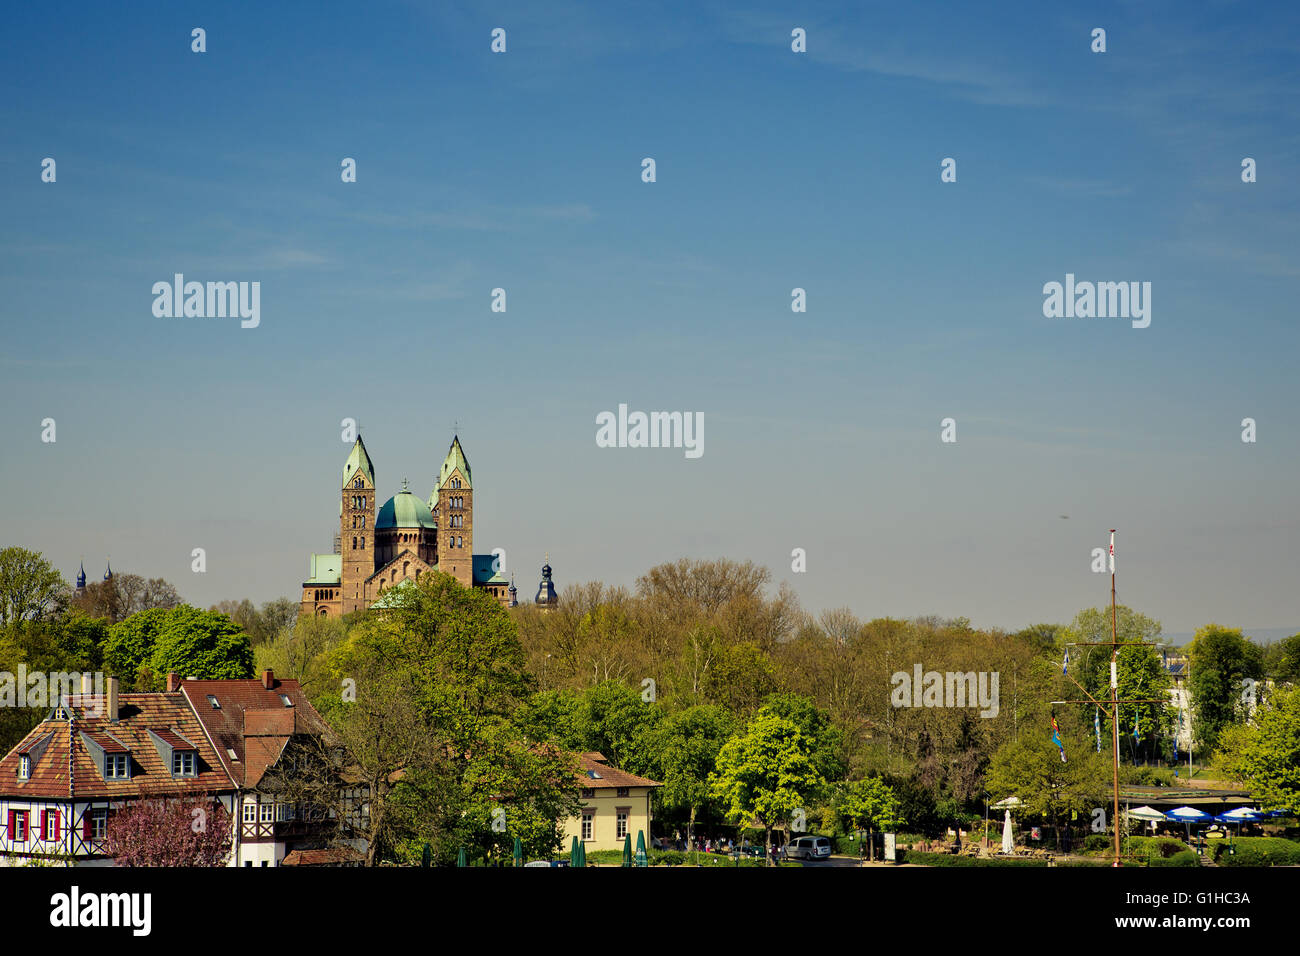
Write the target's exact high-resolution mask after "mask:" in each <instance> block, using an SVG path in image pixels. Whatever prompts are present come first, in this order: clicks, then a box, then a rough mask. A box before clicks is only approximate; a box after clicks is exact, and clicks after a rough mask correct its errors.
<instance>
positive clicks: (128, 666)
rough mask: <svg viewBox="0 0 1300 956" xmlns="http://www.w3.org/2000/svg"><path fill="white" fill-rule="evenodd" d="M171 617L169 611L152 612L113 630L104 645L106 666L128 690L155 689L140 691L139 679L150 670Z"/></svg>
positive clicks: (112, 628) (138, 616) (140, 615)
mask: <svg viewBox="0 0 1300 956" xmlns="http://www.w3.org/2000/svg"><path fill="white" fill-rule="evenodd" d="M170 614H171V612H170V611H169V610H167V609H166V608H151V609H150V610H148V611H141V612H140V613H139V614H133V615H131V616H130V617H128V618H127V619H126V620H124V621H118V622H117V623H116V624H113V625H111V626H110V627H109V629H108V640H107V641H106V642H105V644H104V666H105V667H107V668H108V671H109V673H110V674H112V675H114V676H115V677H117V678H119V679H120V680H121V681H122V684H123V686H124V687H131V688H134V689H138V690H152V689H153V688H152V687H151V686H150V687H137V685H136V675H137V674H138V673H139V671H140V669H141V668H142V667H147V665H148V662H149V660H150V659H151V658H152V656H153V649H154V645H155V644H156V643H157V642H158V634H159V633H160V632H161V631H162V629H163V627H164V626H166V624H167V621H168V618H169V615H170ZM183 676H186V677H188V676H191V675H188V674H186V675H183Z"/></svg>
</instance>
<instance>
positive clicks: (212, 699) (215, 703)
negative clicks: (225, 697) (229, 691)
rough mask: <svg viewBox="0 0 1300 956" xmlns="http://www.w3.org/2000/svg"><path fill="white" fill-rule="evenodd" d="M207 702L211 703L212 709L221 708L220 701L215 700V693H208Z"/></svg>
mask: <svg viewBox="0 0 1300 956" xmlns="http://www.w3.org/2000/svg"><path fill="white" fill-rule="evenodd" d="M208 703H209V704H211V705H212V709H213V710H220V709H221V701H219V700H217V697H216V695H215V694H209V695H208Z"/></svg>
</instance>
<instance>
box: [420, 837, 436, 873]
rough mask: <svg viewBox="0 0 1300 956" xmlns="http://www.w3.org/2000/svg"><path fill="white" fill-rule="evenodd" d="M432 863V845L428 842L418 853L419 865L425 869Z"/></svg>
mask: <svg viewBox="0 0 1300 956" xmlns="http://www.w3.org/2000/svg"><path fill="white" fill-rule="evenodd" d="M432 865H433V847H431V846H429V844H427V843H426V844H425V845H424V850H423V851H421V853H420V866H422V867H425V868H426V869H427V868H428V867H430V866H432Z"/></svg>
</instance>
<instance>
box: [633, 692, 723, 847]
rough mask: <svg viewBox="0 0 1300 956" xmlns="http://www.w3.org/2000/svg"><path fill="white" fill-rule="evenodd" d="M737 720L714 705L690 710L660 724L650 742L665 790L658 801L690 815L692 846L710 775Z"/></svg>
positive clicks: (688, 836) (688, 832)
mask: <svg viewBox="0 0 1300 956" xmlns="http://www.w3.org/2000/svg"><path fill="white" fill-rule="evenodd" d="M735 725H736V722H735V719H734V718H733V717H732V716H731V715H730V714H729V713H728V712H727V711H726V710H724V709H723V708H721V707H717V706H714V705H712V704H701V705H697V706H694V707H687V708H686V709H685V710H681V711H678V712H677V713H675V714H672V715H671V716H669V717H667V718H666V719H665V720H663V721H662V723H660V725H659V727H658V728H657V729H656V731H655V733H654V734H653V737H652V740H651V746H652V747H653V749H654V750H655V751H656V754H657V763H658V765H659V768H660V769H659V776H658V777H657V778H656V779H658V780H659V782H660V783H662V784H663V786H662V787H660V788H659V789H657V790H656V791H655V796H656V798H657V799H658V800H659V801H661V803H662V805H663V806H664V807H666V808H668V809H670V810H685V811H686V812H687V823H686V840H687V843H688V844H689V843H690V841H691V837H692V835H693V832H694V829H695V818H696V816H697V814H698V813H699V811H700V810H701V809H702V808H703V807H704V806H705V805H706V804H707V803H708V801H709V775H710V774H711V773H713V772H714V770H715V769H717V761H718V754H719V752H721V750H722V746H723V744H725V743H726V742H727V740H729V739H730V737H731V734H732V732H733V730H734V729H735Z"/></svg>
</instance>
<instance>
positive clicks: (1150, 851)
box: [1120, 837, 1195, 866]
mask: <svg viewBox="0 0 1300 956" xmlns="http://www.w3.org/2000/svg"><path fill="white" fill-rule="evenodd" d="M1120 849H1121V850H1122V851H1123V854H1124V856H1125V857H1126V858H1128V859H1129V860H1135V861H1137V862H1140V863H1146V864H1148V865H1155V866H1161V865H1165V864H1163V863H1155V862H1154V861H1156V860H1161V861H1163V860H1168V859H1169V858H1170V857H1172V856H1176V855H1177V854H1179V853H1182V852H1184V851H1190V850H1191V847H1189V846H1188V845H1187V844H1186V843H1184V842H1183V841H1182V840H1175V839H1174V838H1173V837H1128V838H1127V839H1125V840H1124V842H1123V843H1121V844H1120ZM1193 855H1195V854H1193Z"/></svg>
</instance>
